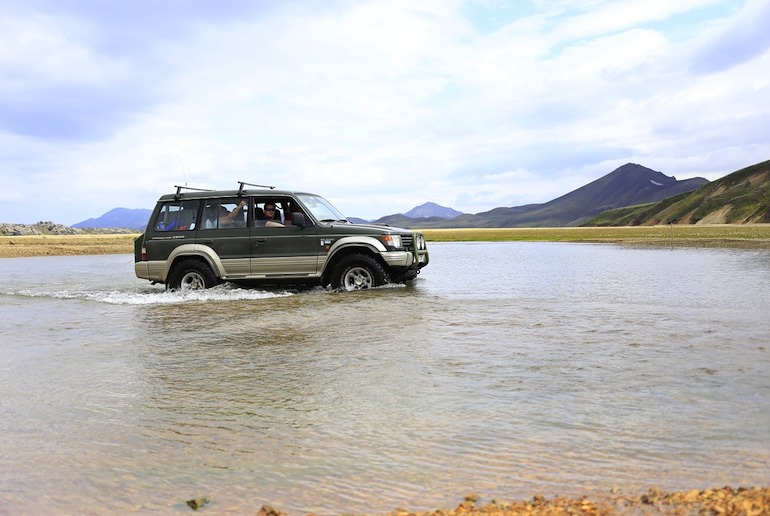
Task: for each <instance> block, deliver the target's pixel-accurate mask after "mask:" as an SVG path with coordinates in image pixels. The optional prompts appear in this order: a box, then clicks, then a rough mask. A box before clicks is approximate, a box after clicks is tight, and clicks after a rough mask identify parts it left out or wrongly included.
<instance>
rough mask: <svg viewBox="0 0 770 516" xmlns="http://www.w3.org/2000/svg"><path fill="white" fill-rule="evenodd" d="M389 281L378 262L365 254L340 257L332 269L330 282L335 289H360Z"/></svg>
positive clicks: (377, 285)
mask: <svg viewBox="0 0 770 516" xmlns="http://www.w3.org/2000/svg"><path fill="white" fill-rule="evenodd" d="M389 281H390V277H388V273H387V272H386V271H385V269H384V268H383V267H382V265H381V264H380V262H378V261H377V260H375V259H374V258H372V257H371V256H367V255H365V254H351V255H348V256H345V257H344V258H342V259H341V260H340V261H339V263H338V264H337V265H335V266H334V269H333V270H332V276H331V283H332V288H333V289H335V290H362V289H366V288H372V287H379V286H380V285H384V284H386V283H388V282H389Z"/></svg>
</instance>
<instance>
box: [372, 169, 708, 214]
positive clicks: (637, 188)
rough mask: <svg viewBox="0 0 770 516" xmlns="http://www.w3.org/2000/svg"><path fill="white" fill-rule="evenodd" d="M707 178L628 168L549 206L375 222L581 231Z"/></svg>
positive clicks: (611, 173) (498, 209) (602, 178)
mask: <svg viewBox="0 0 770 516" xmlns="http://www.w3.org/2000/svg"><path fill="white" fill-rule="evenodd" d="M708 182H709V181H708V180H707V179H705V178H702V177H696V178H691V179H685V180H681V181H680V180H677V179H676V178H675V177H673V176H666V175H665V174H663V173H662V172H657V171H655V170H652V169H649V168H647V167H644V166H642V165H639V164H636V163H627V164H625V165H623V166H621V167H618V168H617V169H615V170H614V171H612V172H610V173H609V174H607V175H605V176H602V177H600V178H599V179H596V180H595V181H592V182H590V183H588V184H587V185H584V186H582V187H580V188H578V189H576V190H573V191H571V192H569V193H567V194H565V195H562V196H561V197H557V198H556V199H553V200H551V201H548V202H546V203H543V204H527V205H523V206H514V207H510V208H505V207H499V208H494V209H492V210H490V211H487V212H481V213H476V214H463V215H459V216H457V217H454V218H452V219H449V220H445V219H436V218H424V219H411V218H408V217H406V216H404V215H400V214H398V215H389V216H386V217H382V218H380V219H378V220H377V221H375V222H376V223H381V224H388V225H400V226H406V227H413V228H422V229H430V228H463V227H468V228H474V227H475V228H481V227H487V228H502V227H569V226H579V225H581V224H582V223H584V222H587V221H589V220H591V219H592V218H594V217H595V216H596V215H598V214H600V213H602V212H604V211H607V210H610V209H613V208H619V207H624V206H630V205H636V204H643V203H649V202H655V201H660V200H663V199H666V198H669V197H671V196H674V195H677V194H680V193H684V192H690V191H693V190H696V189H697V188H699V187H701V186H703V185H704V184H707V183H708Z"/></svg>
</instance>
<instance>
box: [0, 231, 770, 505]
mask: <svg viewBox="0 0 770 516" xmlns="http://www.w3.org/2000/svg"><path fill="white" fill-rule="evenodd" d="M768 307H770V252H768V251H751V250H724V249H722V250H715V249H673V250H672V249H647V248H629V247H619V246H613V245H580V244H559V243H519V242H512V243H495V244H491V243H473V244H471V243H454V244H436V243H434V244H432V246H431V264H430V265H429V266H428V267H427V268H426V269H425V270H424V271H423V274H422V275H421V276H420V277H419V278H418V280H417V281H416V282H415V283H414V284H413V285H410V286H408V287H403V286H400V287H395V286H391V287H386V288H380V289H375V290H372V291H366V292H353V293H333V292H327V291H323V290H320V289H315V290H308V291H303V292H293V291H283V290H267V291H266V290H261V289H239V288H234V287H227V286H223V287H217V288H216V289H213V290H211V291H207V292H204V293H191V294H181V293H166V292H164V290H163V288H162V287H160V286H151V285H150V284H149V283H147V282H144V281H140V280H138V279H136V278H134V276H133V263H132V257H131V256H129V255H118V256H87V257H45V258H21V259H3V260H0V315H1V317H2V321H3V323H2V325H1V327H0V415H1V416H2V417H0V464H1V465H2V467H0V512H4V511H8V513H23V512H27V513H48V514H50V513H86V514H105V513H114V514H119V513H121V514H124V513H128V512H140V511H141V512H162V513H168V512H189V511H190V509H189V508H188V507H187V506H186V504H185V501H186V500H189V499H192V498H202V497H205V498H208V499H210V500H211V502H210V504H209V505H208V506H206V508H205V510H204V512H206V511H208V512H212V513H222V512H227V511H232V512H235V513H248V514H254V513H255V512H256V511H257V510H258V509H259V508H260V507H261V506H262V505H263V504H270V505H273V506H275V507H277V508H279V509H282V510H284V511H287V512H289V513H290V514H305V513H308V512H316V513H319V514H329V513H362V512H367V513H370V514H371V513H383V512H388V511H392V510H394V509H396V508H398V507H404V508H408V509H411V510H420V509H423V510H426V509H435V508H439V507H454V506H456V505H457V503H459V502H460V501H461V500H462V497H463V495H465V494H466V493H468V492H470V491H473V492H476V493H478V494H480V495H481V496H482V497H483V499H482V502H484V501H486V502H488V501H489V500H490V499H491V498H494V497H497V498H503V499H513V498H528V497H530V496H532V495H533V494H542V495H544V496H549V497H550V496H554V495H569V494H579V493H588V492H595V491H600V492H607V491H609V489H611V488H613V487H616V488H619V489H620V490H621V491H623V492H629V493H631V494H638V493H640V492H642V491H644V490H646V489H648V488H649V487H652V486H659V487H662V488H665V489H691V488H707V487H717V486H723V485H731V486H734V487H738V486H741V485H744V486H749V485H768V484H770V313H769V311H768Z"/></svg>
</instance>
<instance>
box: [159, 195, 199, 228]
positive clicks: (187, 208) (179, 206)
mask: <svg viewBox="0 0 770 516" xmlns="http://www.w3.org/2000/svg"><path fill="white" fill-rule="evenodd" d="M200 204H201V203H200V201H176V202H172V203H168V204H165V205H164V206H163V208H161V210H160V212H158V217H157V218H156V219H155V224H154V225H153V227H154V228H155V230H156V231H189V230H191V229H195V223H196V221H197V220H198V208H199V207H200Z"/></svg>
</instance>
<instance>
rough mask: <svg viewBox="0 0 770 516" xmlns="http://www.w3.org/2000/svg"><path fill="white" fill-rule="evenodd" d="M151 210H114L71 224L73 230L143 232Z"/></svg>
mask: <svg viewBox="0 0 770 516" xmlns="http://www.w3.org/2000/svg"><path fill="white" fill-rule="evenodd" d="M150 215H152V210H147V209H129V208H115V209H113V210H110V211H108V212H107V213H105V214H104V215H102V216H101V217H98V218H96V219H88V220H84V221H83V222H78V223H77V224H73V225H72V227H73V228H132V229H141V230H144V229H145V228H146V227H147V221H149V220H150Z"/></svg>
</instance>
